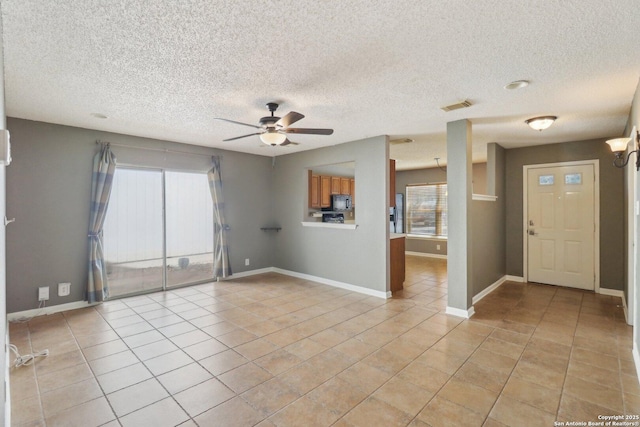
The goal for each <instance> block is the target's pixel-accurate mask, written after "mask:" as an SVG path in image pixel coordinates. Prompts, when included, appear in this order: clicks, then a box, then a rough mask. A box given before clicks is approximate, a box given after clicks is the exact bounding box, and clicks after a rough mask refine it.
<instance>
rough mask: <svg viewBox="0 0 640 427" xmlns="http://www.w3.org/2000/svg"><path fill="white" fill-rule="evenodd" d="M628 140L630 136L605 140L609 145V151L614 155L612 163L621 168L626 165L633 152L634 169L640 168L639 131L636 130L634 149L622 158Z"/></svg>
mask: <svg viewBox="0 0 640 427" xmlns="http://www.w3.org/2000/svg"><path fill="white" fill-rule="evenodd" d="M629 141H631V138H615V139H610V140H608V141H607V144H609V147H611V151H613V154H615V155H616V158H615V159H614V160H613V165H614V166H615V167H617V168H623V167H625V166H627V163H629V158H630V157H631V155H632V154H633V153H636V170H640V156H638V154H639V153H640V132H638V131H636V146H635V150H633V151H631V152H630V153H629V154H628V155H627V158H626V159H625V158H624V152H625V151H626V150H627V145H629Z"/></svg>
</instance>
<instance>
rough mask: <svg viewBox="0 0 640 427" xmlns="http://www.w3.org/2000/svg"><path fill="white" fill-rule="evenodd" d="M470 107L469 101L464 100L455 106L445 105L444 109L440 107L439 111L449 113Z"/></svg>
mask: <svg viewBox="0 0 640 427" xmlns="http://www.w3.org/2000/svg"><path fill="white" fill-rule="evenodd" d="M471 105H473V104H471V101H469V100H468V99H465V100H464V101H462V102H458V103H457V104H451V105H445V106H444V107H440V109H441V110H442V111H444V112H449V111H453V110H459V109H461V108H467V107H471Z"/></svg>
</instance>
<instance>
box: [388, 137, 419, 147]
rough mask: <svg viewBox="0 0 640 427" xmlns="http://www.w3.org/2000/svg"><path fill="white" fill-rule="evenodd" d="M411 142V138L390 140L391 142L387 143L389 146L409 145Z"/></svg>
mask: <svg viewBox="0 0 640 427" xmlns="http://www.w3.org/2000/svg"><path fill="white" fill-rule="evenodd" d="M411 142H413V139H411V138H402V139H392V140H391V141H389V143H390V144H394V145H395V144H409V143H411Z"/></svg>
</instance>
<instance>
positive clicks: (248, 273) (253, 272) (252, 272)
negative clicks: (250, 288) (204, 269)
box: [221, 267, 273, 280]
mask: <svg viewBox="0 0 640 427" xmlns="http://www.w3.org/2000/svg"><path fill="white" fill-rule="evenodd" d="M272 272H273V267H267V268H258V269H257V270H249V271H241V272H240V273H233V274H232V275H231V276H229V277H225V278H223V279H221V280H233V279H240V278H242V277H249V276H255V275H256V274H264V273H272Z"/></svg>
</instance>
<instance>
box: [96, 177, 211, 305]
mask: <svg viewBox="0 0 640 427" xmlns="http://www.w3.org/2000/svg"><path fill="white" fill-rule="evenodd" d="M104 252H105V261H106V265H107V276H108V280H109V287H110V290H111V296H112V297H118V296H123V295H131V294H136V293H142V292H148V291H154V290H160V289H166V288H167V287H171V286H179V285H186V284H190V283H198V282H203V281H206V280H212V279H213V204H212V201H211V195H210V193H209V187H208V181H207V175H206V174H205V173H187V172H173V171H162V170H149V169H133V168H124V167H120V168H118V169H117V170H116V173H115V175H114V183H113V188H112V192H111V201H110V203H109V209H108V210H107V217H106V220H105V224H104Z"/></svg>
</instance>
